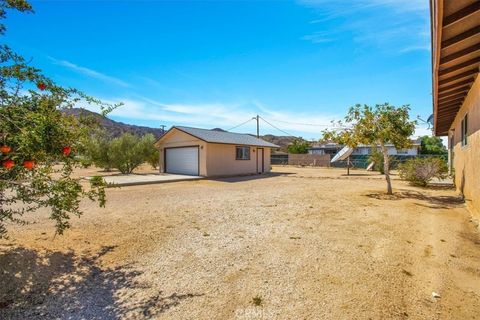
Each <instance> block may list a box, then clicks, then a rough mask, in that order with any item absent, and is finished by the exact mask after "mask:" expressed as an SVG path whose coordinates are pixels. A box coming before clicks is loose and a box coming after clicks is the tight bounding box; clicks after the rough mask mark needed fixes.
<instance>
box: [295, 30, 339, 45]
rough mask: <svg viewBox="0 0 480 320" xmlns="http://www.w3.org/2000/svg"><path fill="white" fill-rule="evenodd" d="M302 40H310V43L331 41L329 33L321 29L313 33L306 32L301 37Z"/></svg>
mask: <svg viewBox="0 0 480 320" xmlns="http://www.w3.org/2000/svg"><path fill="white" fill-rule="evenodd" d="M302 40H307V41H311V42H312V43H324V42H331V41H333V40H332V38H331V35H330V34H328V33H327V32H323V31H317V32H314V33H313V34H307V35H305V36H303V37H302Z"/></svg>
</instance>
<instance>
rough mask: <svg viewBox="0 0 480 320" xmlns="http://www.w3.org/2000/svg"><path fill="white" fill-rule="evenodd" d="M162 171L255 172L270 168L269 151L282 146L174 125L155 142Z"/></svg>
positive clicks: (219, 174)
mask: <svg viewBox="0 0 480 320" xmlns="http://www.w3.org/2000/svg"><path fill="white" fill-rule="evenodd" d="M155 146H156V147H157V148H159V150H160V172H164V173H176V174H187V175H200V176H204V177H215V176H232V175H244V174H256V173H263V172H269V171H270V153H271V149H272V148H278V147H279V146H277V145H275V144H273V143H270V142H266V141H263V140H261V139H258V138H255V137H254V136H251V135H249V134H239V133H232V132H226V131H219V130H206V129H199V128H190V127H180V126H176V127H172V128H171V129H170V130H168V131H167V132H166V133H165V134H164V135H163V136H162V137H161V138H160V139H159V140H158V141H157V143H156V144H155Z"/></svg>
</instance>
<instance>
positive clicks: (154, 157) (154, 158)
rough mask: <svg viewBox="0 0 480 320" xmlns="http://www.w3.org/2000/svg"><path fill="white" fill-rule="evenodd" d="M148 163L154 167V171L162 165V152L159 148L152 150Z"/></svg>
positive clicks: (148, 156)
mask: <svg viewBox="0 0 480 320" xmlns="http://www.w3.org/2000/svg"><path fill="white" fill-rule="evenodd" d="M152 145H153V144H152ZM147 162H148V164H150V165H151V166H152V168H153V169H157V168H158V166H159V165H160V152H159V151H158V149H157V148H155V147H154V148H152V149H151V150H150V153H149V154H148V155H147Z"/></svg>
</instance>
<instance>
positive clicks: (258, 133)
mask: <svg viewBox="0 0 480 320" xmlns="http://www.w3.org/2000/svg"><path fill="white" fill-rule="evenodd" d="M259 118H260V116H259V115H258V114H257V116H256V117H253V118H252V119H253V120H257V138H260V121H259Z"/></svg>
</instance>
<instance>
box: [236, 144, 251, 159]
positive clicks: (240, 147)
mask: <svg viewBox="0 0 480 320" xmlns="http://www.w3.org/2000/svg"><path fill="white" fill-rule="evenodd" d="M238 149H246V150H248V158H239V157H238ZM242 153H243V152H242ZM235 160H247V161H248V160H251V148H250V147H248V146H236V147H235Z"/></svg>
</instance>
